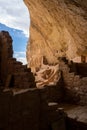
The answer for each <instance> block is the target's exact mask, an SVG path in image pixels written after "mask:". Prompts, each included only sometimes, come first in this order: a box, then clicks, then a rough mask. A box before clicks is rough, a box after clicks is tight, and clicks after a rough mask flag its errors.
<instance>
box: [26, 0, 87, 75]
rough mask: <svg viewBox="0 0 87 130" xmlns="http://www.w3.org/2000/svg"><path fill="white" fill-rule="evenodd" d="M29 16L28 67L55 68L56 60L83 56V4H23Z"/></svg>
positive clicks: (49, 0)
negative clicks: (45, 66) (43, 65)
mask: <svg viewBox="0 0 87 130" xmlns="http://www.w3.org/2000/svg"><path fill="white" fill-rule="evenodd" d="M24 2H25V4H26V6H27V7H28V9H29V12H30V18H31V23H30V40H29V43H28V45H27V60H28V66H29V67H31V68H32V71H33V72H36V71H37V70H38V69H40V68H41V66H42V64H48V65H56V64H57V63H58V57H62V56H65V57H66V58H68V59H69V60H72V59H74V58H76V57H78V56H87V1H86V0H83V1H82V0H72V1H71V0H24Z"/></svg>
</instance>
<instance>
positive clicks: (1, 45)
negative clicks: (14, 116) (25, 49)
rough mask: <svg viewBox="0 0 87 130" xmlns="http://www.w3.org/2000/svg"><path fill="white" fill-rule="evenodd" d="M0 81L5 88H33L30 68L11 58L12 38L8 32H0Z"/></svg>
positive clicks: (33, 81)
mask: <svg viewBox="0 0 87 130" xmlns="http://www.w3.org/2000/svg"><path fill="white" fill-rule="evenodd" d="M0 80H1V81H2V83H3V86H5V87H16V88H29V87H35V86H36V84H35V78H34V76H33V73H32V72H31V69H30V68H27V66H26V65H22V63H21V62H19V61H16V59H15V58H13V49H12V38H11V36H10V35H9V33H8V32H6V31H2V32H0Z"/></svg>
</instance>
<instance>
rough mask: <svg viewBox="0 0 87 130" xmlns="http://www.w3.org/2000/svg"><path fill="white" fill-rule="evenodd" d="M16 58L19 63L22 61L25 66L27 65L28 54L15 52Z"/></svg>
mask: <svg viewBox="0 0 87 130" xmlns="http://www.w3.org/2000/svg"><path fill="white" fill-rule="evenodd" d="M14 57H15V58H17V61H21V62H22V63H23V64H27V60H26V52H16V51H15V52H14Z"/></svg>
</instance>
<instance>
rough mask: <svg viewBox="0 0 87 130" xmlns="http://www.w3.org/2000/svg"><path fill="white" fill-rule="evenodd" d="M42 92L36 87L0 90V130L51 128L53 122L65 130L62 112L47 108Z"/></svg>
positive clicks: (40, 129) (53, 107) (53, 124)
mask: <svg viewBox="0 0 87 130" xmlns="http://www.w3.org/2000/svg"><path fill="white" fill-rule="evenodd" d="M44 93H45V89H40V90H38V89H37V88H31V89H25V90H24V89H23V90H21V91H20V90H18V91H17V90H15V89H14V90H11V89H10V90H8V91H4V92H0V130H28V129H29V130H51V129H52V127H54V128H55V123H56V128H57V129H58V128H59V129H60V130H65V124H64V123H65V120H64V118H65V115H64V113H60V112H59V111H56V110H57V107H56V108H55V106H52V105H51V106H49V108H48V104H47V102H46V96H45V94H44ZM60 119H61V120H60ZM58 124H59V125H58ZM50 128H51V129H50Z"/></svg>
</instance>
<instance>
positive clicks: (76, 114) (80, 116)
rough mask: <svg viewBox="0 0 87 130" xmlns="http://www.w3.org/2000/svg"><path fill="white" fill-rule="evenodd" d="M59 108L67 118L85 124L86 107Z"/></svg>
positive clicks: (69, 105) (86, 118) (65, 105)
mask: <svg viewBox="0 0 87 130" xmlns="http://www.w3.org/2000/svg"><path fill="white" fill-rule="evenodd" d="M59 107H61V108H63V109H64V111H65V112H66V113H67V115H68V117H69V118H71V119H76V120H77V121H78V122H82V123H86V124H87V106H78V105H71V104H60V105H59Z"/></svg>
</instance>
